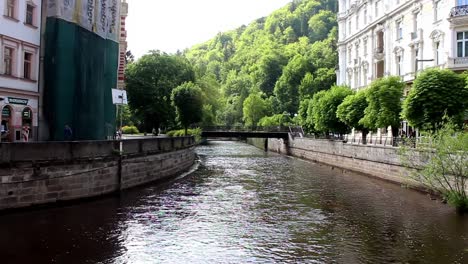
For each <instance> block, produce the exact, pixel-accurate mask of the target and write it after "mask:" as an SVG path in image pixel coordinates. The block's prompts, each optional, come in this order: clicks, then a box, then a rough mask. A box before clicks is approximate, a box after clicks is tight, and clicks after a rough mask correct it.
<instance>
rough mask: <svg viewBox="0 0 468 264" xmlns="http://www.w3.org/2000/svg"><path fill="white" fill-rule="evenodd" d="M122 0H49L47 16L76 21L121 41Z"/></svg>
mask: <svg viewBox="0 0 468 264" xmlns="http://www.w3.org/2000/svg"><path fill="white" fill-rule="evenodd" d="M119 14H120V0H48V1H47V16H48V17H57V18H60V19H63V20H66V21H68V22H71V23H75V24H77V25H79V26H81V27H83V28H85V29H87V30H89V31H92V32H94V33H96V34H98V35H99V36H100V37H102V38H104V39H110V40H113V41H115V42H118V41H119V35H118V30H119V21H120V15H119Z"/></svg>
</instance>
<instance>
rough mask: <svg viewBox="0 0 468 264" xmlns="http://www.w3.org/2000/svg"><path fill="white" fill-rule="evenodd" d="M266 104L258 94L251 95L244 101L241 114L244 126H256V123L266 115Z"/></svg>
mask: <svg viewBox="0 0 468 264" xmlns="http://www.w3.org/2000/svg"><path fill="white" fill-rule="evenodd" d="M267 111H268V103H267V101H266V100H265V99H263V98H262V94H261V93H260V92H257V93H252V94H250V95H249V97H247V99H245V101H244V107H243V113H244V122H245V125H246V126H256V125H257V123H258V121H260V119H261V118H262V117H263V116H265V115H266V114H267Z"/></svg>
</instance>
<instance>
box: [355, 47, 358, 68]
mask: <svg viewBox="0 0 468 264" xmlns="http://www.w3.org/2000/svg"><path fill="white" fill-rule="evenodd" d="M358 63H359V46H356V61H355V62H354V64H358Z"/></svg>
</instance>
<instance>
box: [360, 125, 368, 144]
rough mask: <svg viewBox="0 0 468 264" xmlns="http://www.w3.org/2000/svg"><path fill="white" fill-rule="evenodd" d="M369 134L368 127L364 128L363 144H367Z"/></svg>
mask: <svg viewBox="0 0 468 264" xmlns="http://www.w3.org/2000/svg"><path fill="white" fill-rule="evenodd" d="M367 134H369V130H367V129H364V130H362V144H363V145H366V144H367Z"/></svg>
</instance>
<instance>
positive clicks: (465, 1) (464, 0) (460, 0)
mask: <svg viewBox="0 0 468 264" xmlns="http://www.w3.org/2000/svg"><path fill="white" fill-rule="evenodd" d="M463 5H468V0H457V6H463Z"/></svg>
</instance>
